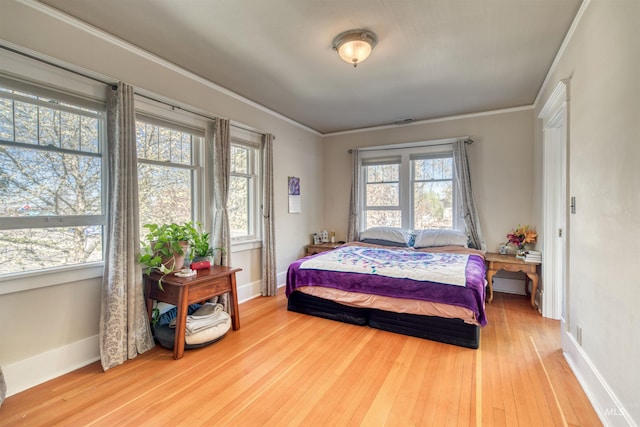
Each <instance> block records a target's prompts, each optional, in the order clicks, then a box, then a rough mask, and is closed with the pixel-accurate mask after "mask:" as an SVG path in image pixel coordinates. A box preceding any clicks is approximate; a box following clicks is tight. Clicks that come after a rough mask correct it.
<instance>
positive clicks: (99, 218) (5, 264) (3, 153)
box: [0, 78, 106, 276]
mask: <svg viewBox="0 0 640 427" xmlns="http://www.w3.org/2000/svg"><path fill="white" fill-rule="evenodd" d="M104 141H105V106H104V103H101V102H98V101H93V100H89V99H87V98H82V97H76V96H74V95H70V94H68V93H63V92H58V91H55V90H52V89H48V88H44V87H40V86H35V85H30V84H27V83H23V82H18V81H12V80H11V79H7V78H1V79H0V276H2V275H6V274H11V273H20V272H29V271H34V270H42V269H50V268H54V267H64V266H77V265H82V264H88V263H93V262H100V261H102V260H103V242H104V225H105V223H106V218H105V200H104V199H105V196H106V195H105V191H104V190H103V189H104V168H105V165H104V162H105V158H104V145H105V144H104Z"/></svg>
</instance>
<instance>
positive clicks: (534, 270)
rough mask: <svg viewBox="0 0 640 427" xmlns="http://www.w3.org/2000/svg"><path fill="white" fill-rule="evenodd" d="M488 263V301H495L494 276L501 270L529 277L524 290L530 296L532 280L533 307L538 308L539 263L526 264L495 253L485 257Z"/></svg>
mask: <svg viewBox="0 0 640 427" xmlns="http://www.w3.org/2000/svg"><path fill="white" fill-rule="evenodd" d="M484 259H485V261H486V262H487V265H488V268H487V285H488V286H489V298H488V301H489V302H491V300H493V275H494V274H496V273H497V272H498V271H500V270H504V271H511V272H518V271H520V272H522V273H524V274H526V275H527V278H526V279H525V282H524V288H525V292H526V293H527V295H529V286H528V285H529V280H531V306H532V307H533V308H536V291H537V290H538V266H539V265H540V263H539V262H524V260H522V259H520V258H516V257H515V255H502V254H497V253H493V252H487V253H486V254H485V257H484Z"/></svg>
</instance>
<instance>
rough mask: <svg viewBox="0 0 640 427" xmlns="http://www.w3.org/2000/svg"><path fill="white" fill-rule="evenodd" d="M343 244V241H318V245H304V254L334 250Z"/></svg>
mask: <svg viewBox="0 0 640 427" xmlns="http://www.w3.org/2000/svg"><path fill="white" fill-rule="evenodd" d="M340 246H342V243H318V244H317V245H307V246H305V247H304V252H305V254H304V256H309V255H315V254H319V253H320V252H326V251H332V250H334V249H335V248H338V247H340Z"/></svg>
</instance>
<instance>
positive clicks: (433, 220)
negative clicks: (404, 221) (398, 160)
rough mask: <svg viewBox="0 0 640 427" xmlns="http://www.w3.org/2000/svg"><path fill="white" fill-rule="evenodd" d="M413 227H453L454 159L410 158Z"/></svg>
mask: <svg viewBox="0 0 640 427" xmlns="http://www.w3.org/2000/svg"><path fill="white" fill-rule="evenodd" d="M411 185H412V187H413V191H412V193H413V194H412V195H413V226H412V228H414V229H416V230H422V229H426V228H453V201H454V199H453V156H451V155H446V156H442V155H440V156H430V157H424V158H422V157H420V156H417V157H414V158H412V159H411Z"/></svg>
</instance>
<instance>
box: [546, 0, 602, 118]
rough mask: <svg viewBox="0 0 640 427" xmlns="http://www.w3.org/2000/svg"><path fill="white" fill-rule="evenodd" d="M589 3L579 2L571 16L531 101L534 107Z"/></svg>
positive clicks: (589, 0)
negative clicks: (575, 11) (567, 29)
mask: <svg viewBox="0 0 640 427" xmlns="http://www.w3.org/2000/svg"><path fill="white" fill-rule="evenodd" d="M589 4H591V0H583V2H582V3H581V4H580V9H578V13H576V16H575V18H573V22H572V23H571V26H570V27H569V31H567V34H566V35H565V36H564V40H562V44H561V45H560V48H559V49H558V53H556V56H555V58H554V59H553V62H552V63H551V66H550V67H549V71H547V75H546V76H545V78H544V80H543V82H542V85H541V86H540V90H539V91H538V95H536V99H535V100H534V101H533V107H534V108H536V107H537V106H538V102H540V98H541V97H542V94H543V93H544V91H545V90H546V88H547V86H548V85H549V83H550V82H549V80H550V79H551V76H552V75H553V72H554V71H555V70H556V68H557V67H558V63H559V62H560V60H561V59H562V56H563V55H564V52H565V50H567V46H569V42H570V41H571V39H572V38H573V35H574V33H575V32H576V29H577V28H578V25H579V24H580V21H581V20H582V16H583V15H584V12H585V11H586V10H587V7H589Z"/></svg>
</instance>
